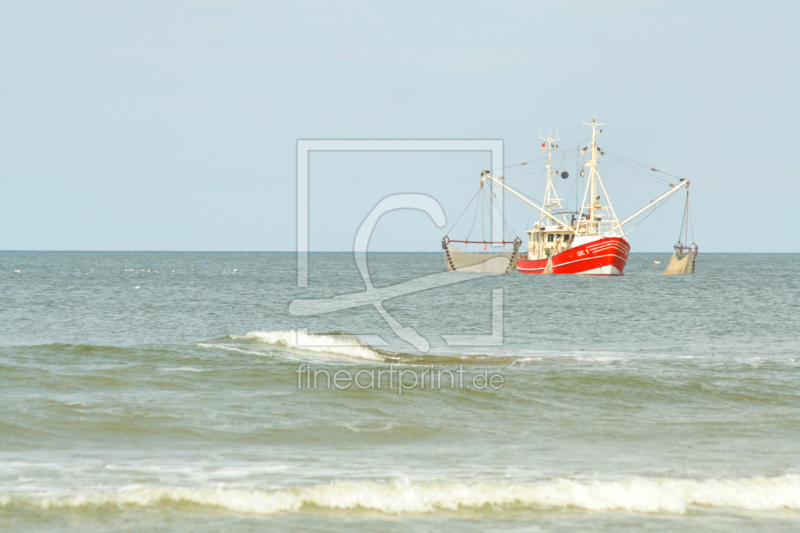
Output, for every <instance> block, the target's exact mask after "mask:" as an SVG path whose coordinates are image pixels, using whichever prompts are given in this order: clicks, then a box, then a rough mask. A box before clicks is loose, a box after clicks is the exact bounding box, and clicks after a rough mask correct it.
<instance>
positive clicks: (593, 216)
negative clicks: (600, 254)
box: [578, 118, 622, 235]
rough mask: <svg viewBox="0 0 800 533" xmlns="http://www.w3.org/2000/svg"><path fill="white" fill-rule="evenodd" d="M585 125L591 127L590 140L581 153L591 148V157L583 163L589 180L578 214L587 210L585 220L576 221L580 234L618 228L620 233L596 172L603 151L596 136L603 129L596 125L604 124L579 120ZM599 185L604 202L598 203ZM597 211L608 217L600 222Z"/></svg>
mask: <svg viewBox="0 0 800 533" xmlns="http://www.w3.org/2000/svg"><path fill="white" fill-rule="evenodd" d="M581 124H584V125H586V126H591V127H592V141H591V142H590V143H589V146H587V147H585V148H584V149H583V151H582V153H586V150H591V153H592V158H591V159H589V161H587V162H586V163H584V164H583V166H585V167H589V182H588V183H587V184H586V192H584V195H583V198H584V204H583V207H581V212H580V216H581V217H582V216H583V210H584V209H586V210H588V217H587V222H586V223H585V224H582V223H581V222H580V221H579V222H578V224H579V227H580V228H581V230H582V231H581V232H580V234H581V235H599V234H601V233H615V232H617V231H618V230H619V233H622V228H621V227H620V224H619V221H618V220H617V214H616V213H615V212H614V207H613V206H612V205H611V199H610V198H609V197H608V193H607V192H606V188H605V186H604V185H603V180H601V179H600V174H599V173H598V172H597V158H598V157H599V156H602V155H604V154H603V152H601V151H600V148H599V147H598V146H597V140H596V137H597V135H598V134H600V133H603V130H598V129H597V127H598V126H605V124H598V123H597V120H596V119H594V118H593V119H592V122H591V123H589V122H581ZM598 184H599V185H600V188H601V189H602V190H603V194H604V195H605V198H604V200H605V203H606V205H605V206H604V205H603V204H601V203H600V199H601V197H600V196H599V195H598V194H597V192H598V191H597V185H598ZM587 193H588V196H589V198H588V200H589V201H588V203H586V196H587ZM598 211H605V213H606V216H607V217H608V218H607V220H605V221H603V222H602V224H601V220H602V216H598V214H597V212H598ZM601 226H603V227H604V228H605V229H606V230H607V231H606V232H602V231H601Z"/></svg>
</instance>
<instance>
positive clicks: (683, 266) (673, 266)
mask: <svg viewBox="0 0 800 533" xmlns="http://www.w3.org/2000/svg"><path fill="white" fill-rule="evenodd" d="M695 266H697V245H694V247H693V248H692V247H690V246H682V245H680V243H678V244H676V245H675V251H674V252H672V258H671V259H670V260H669V264H668V265H667V269H666V270H665V271H664V275H665V276H669V275H671V274H694V269H695Z"/></svg>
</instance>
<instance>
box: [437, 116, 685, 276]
mask: <svg viewBox="0 0 800 533" xmlns="http://www.w3.org/2000/svg"><path fill="white" fill-rule="evenodd" d="M583 124H585V125H587V126H590V127H591V128H592V136H591V142H590V143H589V144H588V145H587V146H586V147H584V148H583V149H582V150H581V154H586V153H587V152H588V153H589V154H590V155H589V157H588V159H587V160H586V161H585V163H584V164H583V166H584V167H587V168H588V179H587V183H586V188H585V190H584V193H583V199H582V201H581V204H580V209H579V210H577V211H565V209H564V206H563V204H562V201H561V199H560V198H559V197H558V194H557V193H556V189H555V186H554V185H553V177H554V176H558V175H559V174H558V171H557V170H556V171H553V169H552V166H553V165H552V156H551V154H552V151H553V149H556V148H557V147H558V145H557V144H556V142H557V141H559V140H561V139H557V138H556V139H554V138H552V137H551V136H549V135H548V136H547V137H540V140H542V141H544V142H543V143H542V148H546V149H547V164H546V165H545V168H546V169H547V186H546V189H545V195H544V199H543V201H542V202H541V204H539V203H538V202H535V201H533V200H531V199H530V198H528V197H527V196H525V195H524V194H522V193H520V192H519V191H517V190H516V189H514V188H512V187H510V186H508V185H507V184H506V182H505V178H504V177H503V176H500V177H493V176H492V175H491V173H490V172H489V171H484V172H483V173H482V175H481V177H482V182H481V189H482V190H483V187H482V186H483V182H487V181H489V182H492V183H493V184H496V185H499V186H500V187H502V188H503V189H505V190H507V191H509V192H510V193H512V194H514V195H515V196H517V197H518V198H520V199H521V200H522V201H523V202H525V203H527V204H529V205H530V206H531V207H533V208H534V209H536V210H537V211H538V212H539V214H540V219H539V221H538V222H537V223H535V224H534V225H533V227H532V228H531V229H529V230H526V231H525V233H527V234H528V249H527V251H519V248H520V246H519V241H518V242H517V244H516V247H515V248H514V251H513V253H509V252H502V253H504V254H505V255H504V256H503V257H507V262H503V263H502V265H501V266H503V267H504V271H505V272H511V271H513V269H514V266H516V268H517V270H519V272H522V273H524V274H588V275H611V276H621V275H622V274H623V272H624V270H625V264H626V263H627V261H628V254H629V252H630V249H631V247H630V244H629V243H628V241H627V240H626V239H625V235H626V231H625V227H626V225H627V224H629V223H630V222H632V221H633V220H634V219H636V218H637V217H638V216H639V215H641V214H642V213H644V212H645V211H647V210H648V209H651V208H654V207H656V206H657V205H658V204H660V203H661V202H663V201H664V200H666V199H667V198H669V197H670V196H672V195H673V194H674V193H676V192H677V191H679V190H681V189H684V188H685V189H687V212H688V188H689V180H684V179H680V181H679V182H678V184H677V185H675V184H673V183H670V184H669V186H670V188H669V190H668V191H666V192H665V193H664V194H662V195H661V196H659V197H658V198H656V199H655V200H653V201H651V202H650V203H649V204H647V205H646V206H645V207H643V208H642V209H640V210H639V211H637V212H636V213H634V214H633V215H631V216H630V217H628V218H627V219H625V220H623V221H621V222H620V221H619V219H618V218H617V214H616V212H615V210H614V207H613V205H612V204H611V200H610V198H609V197H608V193H607V192H606V189H605V185H603V181H602V179H601V178H600V174H599V172H598V169H597V161H598V159H599V158H600V157H602V156H604V155H605V152H604V151H603V150H601V149H600V147H599V146H598V145H597V135H599V134H601V133H602V132H603V130H602V129H599V127H600V126H605V124H598V123H597V122H596V120H595V119H592V122H591V123H586V122H584V123H583ZM521 164H522V165H525V164H527V163H521ZM650 170H652V171H655V172H659V171H658V170H656V169H655V168H651V169H650ZM586 174H587V171H586V170H585V169H584V170H581V173H580V175H581V177H585V176H586ZM568 176H569V175H568V173H567V172H562V173H561V177H562V178H567V177H568ZM486 196H488V195H486ZM490 200H491V198H490ZM567 215H569V216H570V219H567ZM506 224H507V223H506ZM634 227H635V226H634ZM628 231H630V230H628ZM445 241H447V242H445ZM449 242H464V243H468V242H473V241H468V240H464V241H455V240H450V239H449V238H448V237H445V240H444V241H443V243H442V244H443V245H442V247H443V248H444V249H445V256H446V258H447V261H448V269H450V270H472V271H495V272H499V270H491V269H489V270H487V269H486V267H485V266H482V265H488V264H489V263H488V261H489V260H491V261H494V262H498V261H500V257H499V256H498V253H497V252H494V253H491V252H488V253H487V254H486V255H487V257H491V256H495V257H491V258H490V259H489V260H483V259H481V258H480V257H478V256H477V255H476V254H472V256H469V258H470V263H469V264H467V263H466V262H464V263H463V264H464V265H465V266H464V267H463V268H458V266H457V261H454V260H453V256H454V254H461V255H464V252H463V251H461V250H452V251H450V250H449V246H448V244H449ZM505 244H507V243H506V241H504V240H503V241H499V242H498V243H493V242H490V241H485V243H484V249H486V248H487V245H505ZM679 244H680V243H679ZM695 256H696V251H695ZM465 257H466V256H465ZM476 257H477V259H476ZM513 260H516V265H514V264H511V263H510V261H513Z"/></svg>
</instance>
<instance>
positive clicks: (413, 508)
mask: <svg viewBox="0 0 800 533" xmlns="http://www.w3.org/2000/svg"><path fill="white" fill-rule="evenodd" d="M176 503H190V504H195V505H203V506H209V507H217V508H222V509H226V510H230V511H235V512H240V513H249V514H262V515H271V514H276V513H282V512H295V511H299V510H303V509H306V510H307V509H313V508H322V509H335V510H349V509H369V510H373V511H377V512H381V513H386V514H403V513H434V512H437V511H442V510H445V511H458V510H461V509H479V508H484V507H487V508H491V507H514V508H574V509H583V510H589V511H629V512H638V513H664V514H681V513H685V512H686V511H687V510H688V509H689V508H690V507H692V506H703V507H716V508H729V509H744V510H759V511H777V510H784V509H800V476H798V475H785V476H780V477H773V478H764V477H753V478H745V479H706V480H692V479H652V478H632V479H627V480H621V481H592V482H579V481H574V480H569V479H555V480H552V481H548V482H541V483H528V484H522V483H505V482H503V483H459V482H409V481H407V480H399V481H396V482H394V483H376V482H372V481H363V482H347V483H333V484H330V485H318V486H314V487H304V488H299V487H298V488H289V489H282V490H272V491H260V490H241V489H224V488H206V489H198V488H183V487H146V486H131V487H126V488H124V489H120V490H117V491H109V492H95V493H85V494H77V495H69V496H57V497H55V496H53V497H35V496H30V495H20V496H15V495H3V496H0V506H2V507H6V508H7V507H17V506H26V507H31V506H33V507H39V508H44V509H54V508H55V509H58V508H75V507H90V508H93V507H100V506H115V507H117V506H133V507H135V506H155V505H159V504H176Z"/></svg>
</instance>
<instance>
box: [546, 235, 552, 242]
mask: <svg viewBox="0 0 800 533" xmlns="http://www.w3.org/2000/svg"><path fill="white" fill-rule="evenodd" d="M547 242H553V234H552V233H551V234H550V235H548V236H547Z"/></svg>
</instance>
